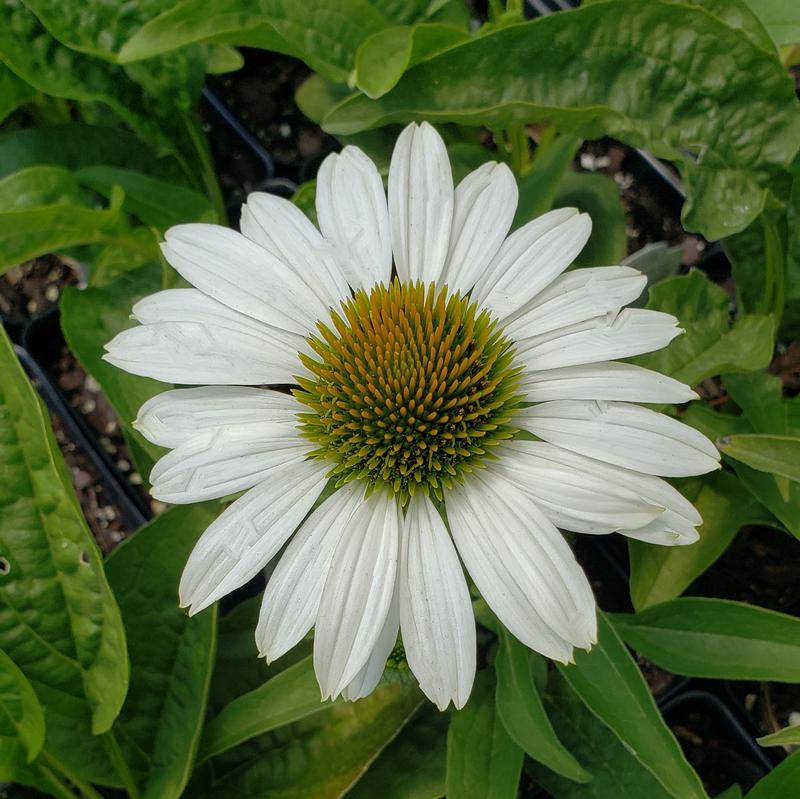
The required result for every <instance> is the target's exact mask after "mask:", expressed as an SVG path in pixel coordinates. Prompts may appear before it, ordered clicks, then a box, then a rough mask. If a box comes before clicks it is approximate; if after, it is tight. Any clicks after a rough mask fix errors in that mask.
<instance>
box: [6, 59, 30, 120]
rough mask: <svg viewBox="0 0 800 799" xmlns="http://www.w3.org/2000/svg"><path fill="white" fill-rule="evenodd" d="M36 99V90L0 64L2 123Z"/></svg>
mask: <svg viewBox="0 0 800 799" xmlns="http://www.w3.org/2000/svg"><path fill="white" fill-rule="evenodd" d="M34 97H36V90H35V89H34V88H33V87H32V86H28V84H27V83H25V81H24V80H20V78H18V77H17V76H16V75H15V74H14V73H13V72H12V71H11V70H10V69H8V67H5V66H3V65H2V64H0V122H3V121H4V120H5V118H6V117H7V116H9V114H13V113H14V111H16V110H17V109H18V108H19V107H20V106H22V105H25V104H26V103H29V102H30V101H31V100H33V98H34Z"/></svg>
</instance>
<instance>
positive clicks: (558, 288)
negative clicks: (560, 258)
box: [503, 266, 647, 341]
mask: <svg viewBox="0 0 800 799" xmlns="http://www.w3.org/2000/svg"><path fill="white" fill-rule="evenodd" d="M646 285H647V278H646V277H645V276H644V275H643V274H642V273H641V272H637V271H636V270H635V269H631V268H630V267H629V266H598V267H595V268H592V269H576V270H575V271H574V272H567V274H565V275H560V276H559V277H557V278H556V279H555V280H554V281H553V282H552V283H551V284H550V285H549V286H547V288H545V289H544V290H543V291H542V292H540V293H539V294H537V295H536V296H535V297H534V298H533V299H532V300H531V301H530V302H529V303H528V304H527V305H526V306H525V307H524V308H521V309H520V310H519V311H518V312H517V313H515V314H514V316H513V318H512V319H511V320H510V321H508V322H506V324H505V325H504V326H503V331H504V333H505V334H506V335H507V336H509V337H510V338H512V339H514V340H515V341H519V340H520V339H525V338H530V337H531V336H537V335H540V334H541V333H548V332H549V331H551V330H557V329H558V328H560V327H567V326H568V325H574V324H577V323H578V322H585V321H586V320H587V319H593V318H594V317H597V316H602V315H603V314H606V313H609V312H616V311H618V310H619V309H620V308H622V306H623V305H627V304H628V303H629V302H633V301H634V300H635V299H636V298H637V297H638V296H639V295H640V294H641V293H642V289H643V288H644V287H645V286H646Z"/></svg>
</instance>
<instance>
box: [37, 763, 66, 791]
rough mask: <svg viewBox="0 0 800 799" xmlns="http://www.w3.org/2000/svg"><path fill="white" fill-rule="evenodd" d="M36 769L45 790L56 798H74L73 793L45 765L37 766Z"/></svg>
mask: <svg viewBox="0 0 800 799" xmlns="http://www.w3.org/2000/svg"><path fill="white" fill-rule="evenodd" d="M37 769H38V771H39V776H40V777H41V778H42V781H43V782H44V784H45V785H46V786H47V790H48V791H49V792H50V793H51V794H53V796H55V797H56V799H75V794H74V793H72V791H71V790H70V789H69V788H68V787H67V786H66V785H65V784H64V783H63V782H62V781H61V780H60V779H59V778H58V776H56V775H55V774H54V773H53V772H52V771H51V770H50V769H49V768H47V766H37Z"/></svg>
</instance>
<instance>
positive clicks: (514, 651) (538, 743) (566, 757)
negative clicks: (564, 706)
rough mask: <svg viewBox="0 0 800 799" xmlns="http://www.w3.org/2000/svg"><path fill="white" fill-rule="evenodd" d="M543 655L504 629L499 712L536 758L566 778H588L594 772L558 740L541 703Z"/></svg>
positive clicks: (498, 666)
mask: <svg viewBox="0 0 800 799" xmlns="http://www.w3.org/2000/svg"><path fill="white" fill-rule="evenodd" d="M540 657H541V656H539V655H536V654H535V653H533V652H531V651H530V650H528V649H527V648H526V647H525V646H523V645H522V644H521V643H520V642H519V641H517V640H516V639H515V638H514V637H513V636H511V634H510V633H508V632H507V631H506V630H505V629H503V630H502V632H501V635H500V649H499V650H498V652H497V659H496V661H495V668H496V669H497V698H496V701H497V714H498V715H499V716H500V721H502V722H503V726H504V727H505V728H506V730H507V731H508V734H509V735H510V736H511V737H512V738H513V739H514V741H515V742H516V743H517V745H518V746H520V747H521V748H522V749H523V750H524V751H525V752H526V753H527V754H528V755H529V756H530V757H532V758H533V759H534V760H536V761H538V762H539V763H542V764H543V765H545V766H547V767H548V768H549V769H551V770H553V771H555V772H556V773H558V774H561V776H563V777H567V779H570V780H575V781H576V782H589V781H590V780H591V778H592V775H591V774H589V773H588V772H587V771H585V770H584V769H583V768H582V767H581V765H580V763H578V761H577V760H576V759H575V758H574V757H573V756H572V755H571V754H570V753H569V751H568V750H567V749H566V748H565V747H564V745H563V744H562V743H561V741H559V740H558V737H557V736H556V733H555V732H554V730H553V725H552V724H551V723H550V719H548V717H547V713H546V711H545V709H544V706H543V705H542V699H541V697H540V696H539V690H538V688H537V686H536V682H535V679H534V674H533V668H534V662H535V660H538V659H540Z"/></svg>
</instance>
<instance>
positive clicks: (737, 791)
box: [714, 783, 743, 799]
mask: <svg viewBox="0 0 800 799" xmlns="http://www.w3.org/2000/svg"><path fill="white" fill-rule="evenodd" d="M742 795H743V794H742V789H741V788H740V787H739V786H738V785H737V784H736V783H734V784H733V785H731V786H730V787H729V788H726V789H725V790H724V791H723V792H722V793H718V794H717V795H716V796H715V797H714V799H742Z"/></svg>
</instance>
